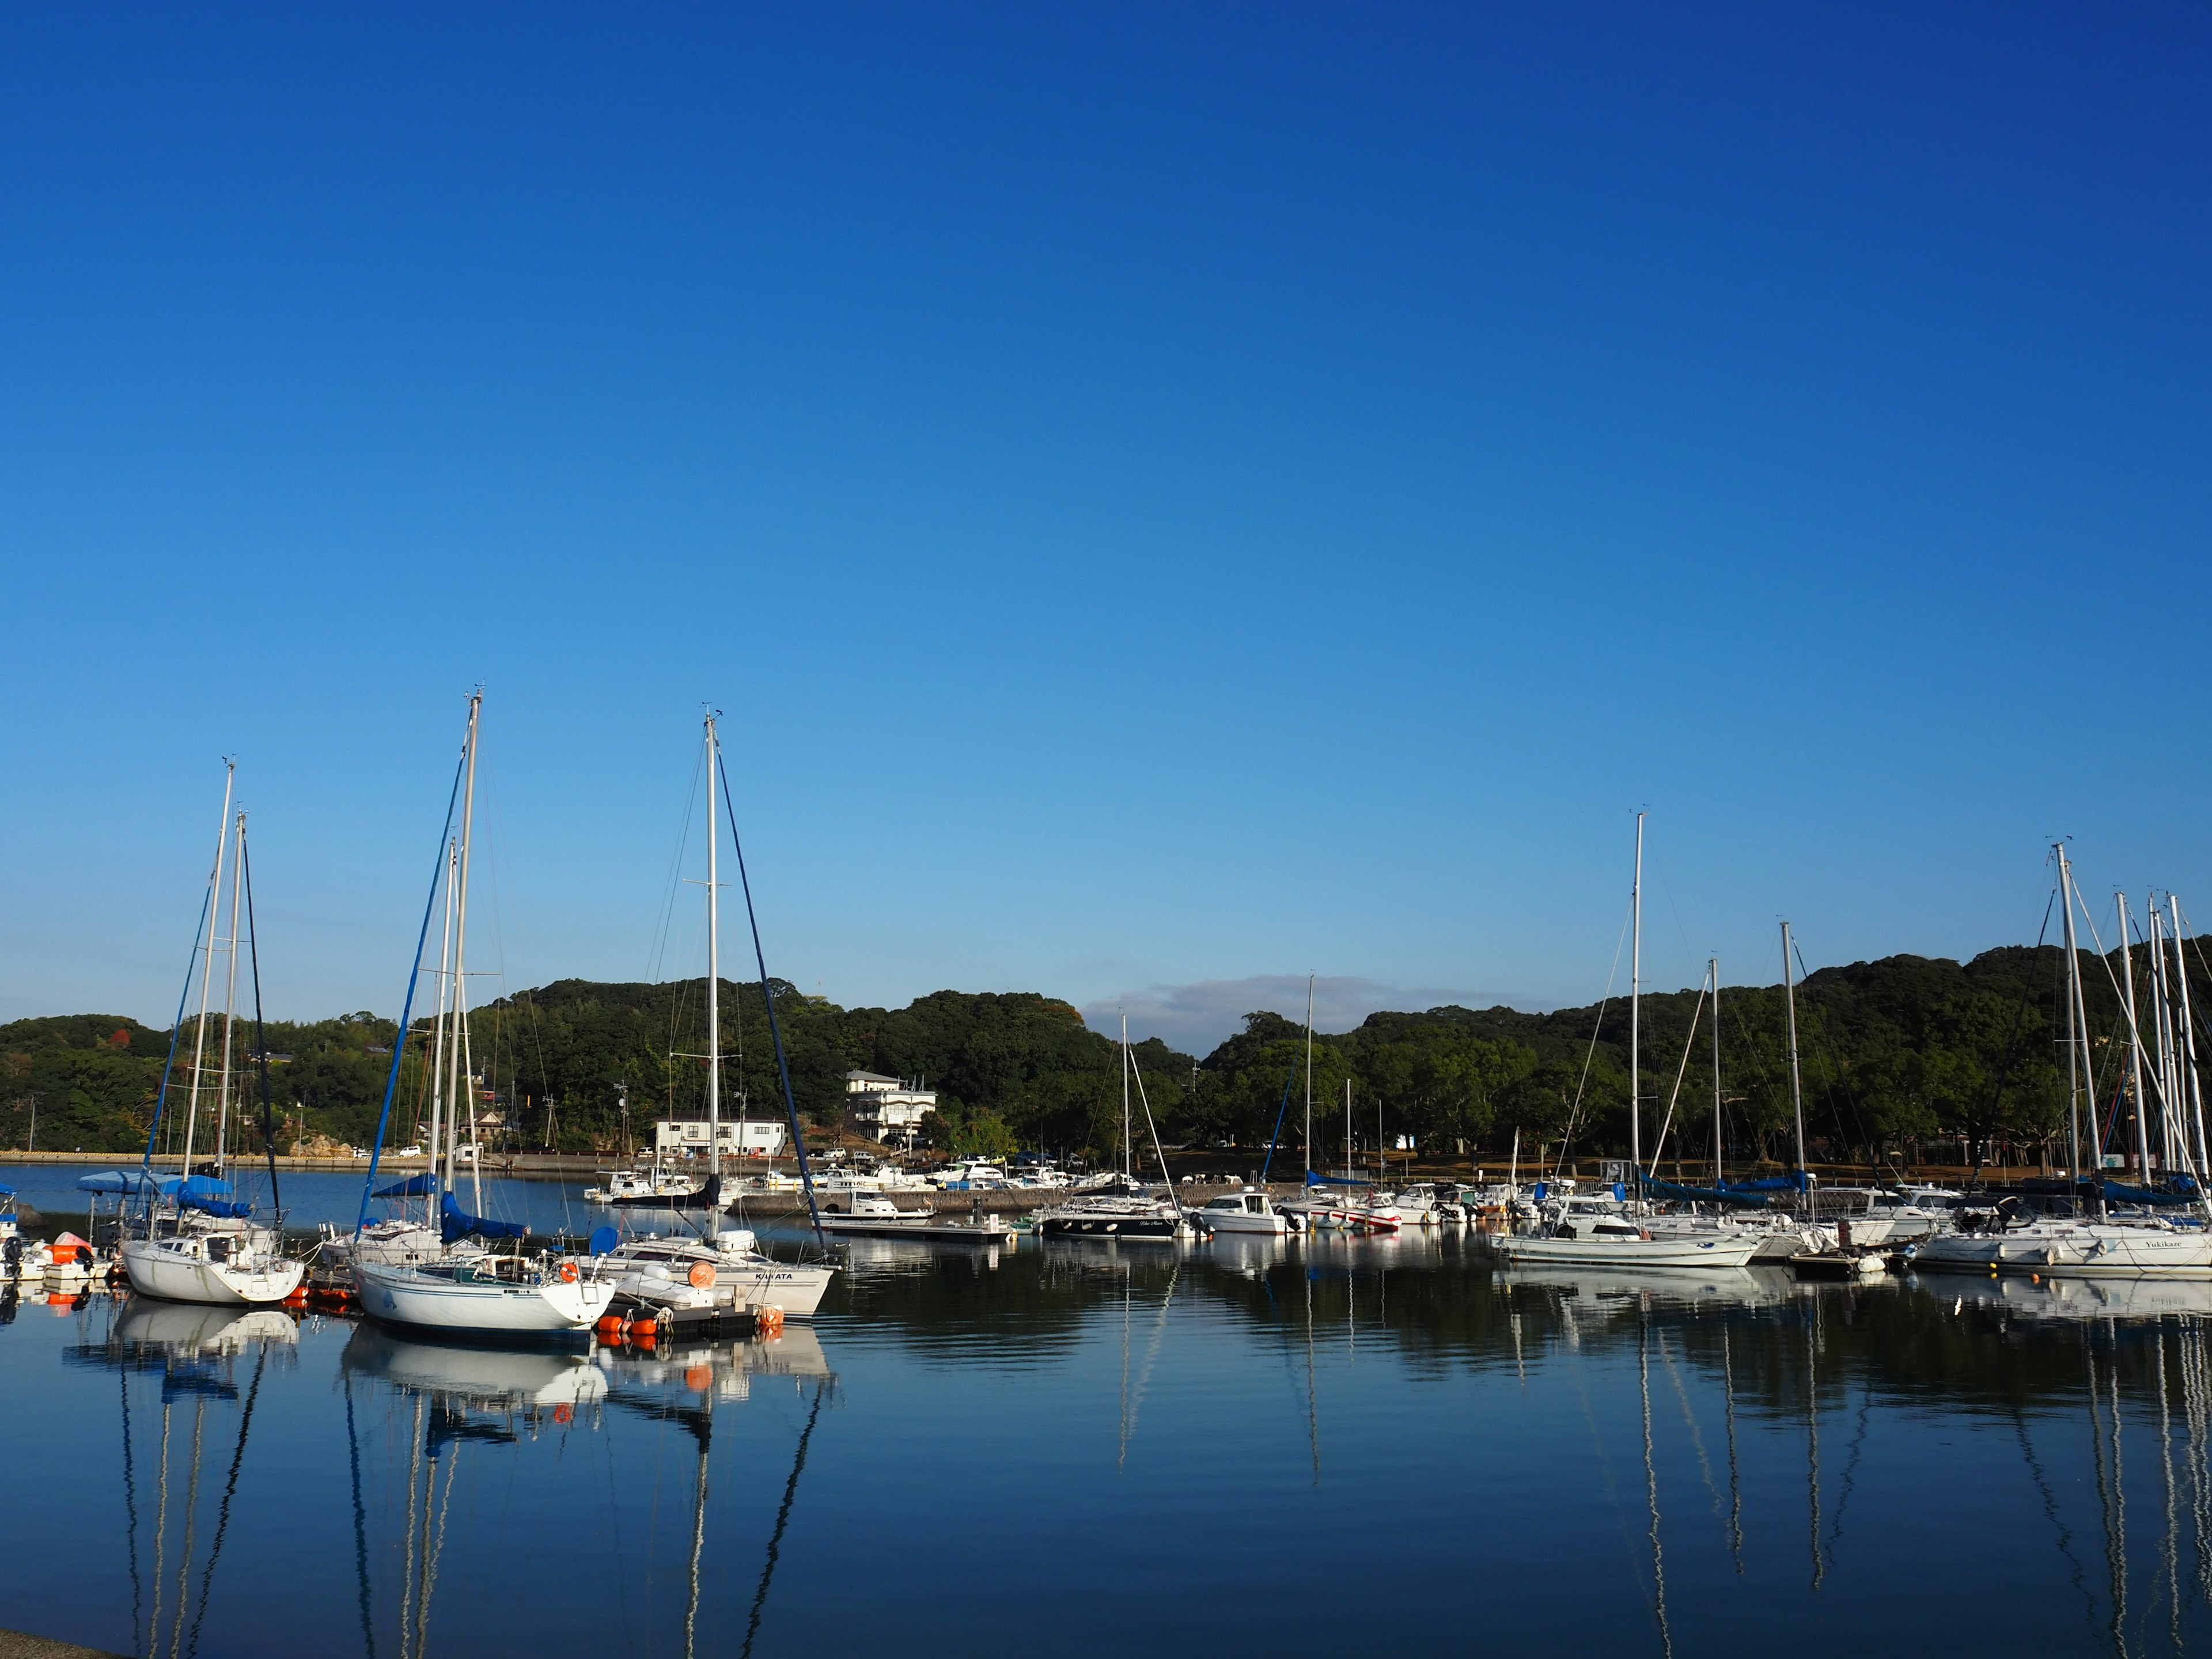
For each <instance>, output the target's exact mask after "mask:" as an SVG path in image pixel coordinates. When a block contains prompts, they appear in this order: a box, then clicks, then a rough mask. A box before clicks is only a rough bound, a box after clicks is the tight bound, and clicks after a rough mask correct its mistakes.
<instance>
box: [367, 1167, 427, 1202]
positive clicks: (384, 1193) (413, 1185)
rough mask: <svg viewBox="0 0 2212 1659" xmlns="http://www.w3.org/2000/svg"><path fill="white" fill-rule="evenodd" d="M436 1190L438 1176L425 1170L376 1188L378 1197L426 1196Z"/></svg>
mask: <svg viewBox="0 0 2212 1659" xmlns="http://www.w3.org/2000/svg"><path fill="white" fill-rule="evenodd" d="M437 1190H438V1177H437V1176H434V1175H431V1174H429V1173H428V1171H425V1172H424V1173H423V1174H422V1175H418V1176H408V1177H407V1179H406V1180H404V1181H395V1182H392V1184H391V1185H390V1186H389V1187H380V1188H377V1190H376V1195H377V1196H378V1197H379V1198H428V1197H429V1196H430V1194H433V1193H435V1192H436V1191H437Z"/></svg>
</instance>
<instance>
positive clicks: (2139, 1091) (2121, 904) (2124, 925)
mask: <svg viewBox="0 0 2212 1659" xmlns="http://www.w3.org/2000/svg"><path fill="white" fill-rule="evenodd" d="M2112 902H2113V904H2114V905H2115V906H2116V907H2118V910H2119V913H2120V994H2121V995H2122V996H2124V997H2125V998H2126V999H2127V1004H2128V1088H2129V1089H2130V1091H2132V1092H2133V1093H2134V1095H2135V1097H2136V1177H2137V1178H2138V1179H2139V1180H2141V1181H2142V1184H2143V1185H2144V1186H2146V1187H2148V1186H2149V1185H2150V1126H2149V1123H2148V1120H2147V1119H2146V1118H2145V1116H2144V1113H2143V1088H2142V1028H2141V1027H2139V1026H2138V1025H2137V1024H2136V953H2135V949H2134V947H2133V945H2130V943H2129V941H2128V934H2129V933H2130V930H2131V928H2132V927H2133V925H2134V921H2135V918H2134V917H2133V916H2131V915H2129V913H2128V896H2127V895H2126V894H2125V893H2117V892H2116V893H2114V894H2113V895H2112Z"/></svg>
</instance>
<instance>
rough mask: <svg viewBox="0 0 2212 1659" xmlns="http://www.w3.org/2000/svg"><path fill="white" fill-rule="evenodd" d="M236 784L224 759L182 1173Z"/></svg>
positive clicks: (233, 766) (188, 1164)
mask: <svg viewBox="0 0 2212 1659" xmlns="http://www.w3.org/2000/svg"><path fill="white" fill-rule="evenodd" d="M237 781H238V763H237V762H236V761H234V760H230V759H228V758H226V759H225V760H224V762H223V763H222V820H221V821H220V822H219V823H217V824H216V832H215V871H214V873H213V874H211V875H210V876H209V877H208V880H209V882H210V884H212V885H213V887H214V889H215V896H214V898H213V899H212V900H211V901H210V903H209V906H208V948H207V955H206V957H204V958H203V959H202V960H201V963H200V1015H199V1029H198V1030H197V1031H196V1032H195V1033H194V1035H193V1036H192V1088H191V1095H190V1097H188V1103H187V1105H186V1107H185V1176H187V1177H189V1176H191V1172H192V1132H193V1130H194V1129H195V1128H196V1127H197V1126H198V1123H199V1117H200V1061H201V1060H202V1058H203V1057H204V1055H205V1054H206V1052H207V1017H208V990H209V982H210V980H211V979H212V978H213V976H214V974H215V932H216V927H219V926H220V925H221V918H222V851H223V848H224V847H225V846H227V845H228V842H229V837H230V792H231V787H232V785H234V783H236V782H237Z"/></svg>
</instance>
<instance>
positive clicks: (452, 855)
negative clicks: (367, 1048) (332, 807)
mask: <svg viewBox="0 0 2212 1659" xmlns="http://www.w3.org/2000/svg"><path fill="white" fill-rule="evenodd" d="M482 713H483V692H482V691H481V690H478V691H477V692H475V693H474V694H473V695H471V697H470V698H469V720H468V733H467V736H466V738H465V740H464V742H463V744H462V747H461V758H460V763H459V767H458V768H457V769H456V773H455V776H454V780H453V785H454V788H453V795H452V796H449V797H448V798H447V806H446V826H445V828H444V829H441V830H440V831H439V835H438V872H437V874H436V876H435V878H433V880H432V883H431V891H430V897H429V899H428V902H425V904H424V905H423V908H422V932H421V933H420V934H419V935H418V936H417V938H416V945H415V963H414V967H413V969H412V970H411V971H410V974H409V975H408V980H407V995H406V999H405V1001H404V1006H403V1007H402V1009H401V1011H400V1016H399V1030H398V1036H396V1037H395V1038H394V1039H393V1041H392V1070H391V1072H390V1073H389V1075H388V1076H387V1077H386V1081H385V1087H384V1108H383V1110H382V1112H381V1113H380V1115H379V1116H378V1119H377V1125H376V1142H375V1145H374V1147H373V1148H372V1150H371V1152H370V1154H369V1163H368V1182H367V1184H366V1185H365V1186H364V1187H363V1188H362V1199H361V1210H360V1212H359V1215H358V1217H357V1218H356V1221H355V1224H354V1231H353V1234H352V1237H351V1238H350V1239H349V1241H348V1247H347V1249H346V1252H345V1256H346V1260H347V1261H348V1263H349V1266H350V1267H351V1269H352V1273H353V1279H354V1288H355V1289H356V1291H357V1292H358V1293H359V1295H360V1297H361V1304H362V1310H364V1311H365V1312H366V1313H367V1314H368V1316H369V1317H370V1318H372V1319H378V1320H383V1321H386V1322H389V1323H392V1324H396V1325H409V1326H416V1327H420V1328H428V1329H434V1330H441V1331H447V1332H453V1333H465V1334H475V1335H496V1336H552V1335H559V1334H572V1333H577V1334H580V1333H582V1332H586V1331H588V1330H590V1329H591V1328H592V1325H593V1324H594V1323H595V1322H597V1321H598V1319H599V1316H600V1315H601V1314H603V1313H605V1311H606V1310H607V1304H608V1303H609V1302H611V1301H612V1300H613V1298H614V1293H615V1287H614V1285H613V1282H612V1281H611V1280H610V1279H605V1278H603V1277H601V1276H600V1274H599V1268H598V1263H597V1262H596V1261H594V1260H592V1259H591V1258H586V1259H584V1260H583V1261H579V1260H577V1258H575V1257H574V1256H556V1255H550V1254H544V1253H540V1254H536V1255H525V1254H523V1253H522V1250H521V1246H520V1240H521V1239H522V1237H524V1235H525V1231H526V1230H525V1229H524V1228H522V1227H521V1226H520V1225H516V1224H513V1223H511V1222H495V1221H488V1220H485V1219H484V1218H483V1217H482V1216H480V1215H475V1214H471V1213H470V1212H466V1211H465V1210H463V1209H462V1208H461V1207H460V1205H459V1201H458V1200H456V1198H455V1197H454V1194H453V1174H454V1168H455V1164H456V1162H457V1161H458V1159H459V1149H460V1146H461V1144H462V1143H461V1139H460V1119H461V1112H462V1107H463V1103H464V1102H466V1103H468V1104H469V1128H470V1137H469V1143H468V1144H469V1146H470V1150H471V1153H473V1152H474V1151H475V1126H476V1112H475V1108H474V1101H475V1096H476V1079H475V1078H474V1076H473V1075H472V1073H471V1067H470V1066H469V1064H468V1061H469V1058H470V1054H469V1036H468V1007H467V994H466V987H467V984H468V981H467V973H466V968H465V962H466V959H467V948H468V929H469V855H470V842H471V833H472V831H473V829H474V827H475V820H476V779H477V732H478V724H479V720H480V716H481V714H482ZM455 799H459V802H460V804H461V832H460V835H459V838H458V839H454V838H453V836H452V829H453V802H454V800H455ZM441 891H442V892H443V894H444V895H445V898H446V915H447V933H446V942H445V945H441V951H443V950H445V949H446V948H447V947H448V946H449V947H450V951H451V954H450V956H447V957H441V961H440V963H439V972H438V978H439V981H440V984H439V1000H438V1017H437V1020H436V1023H435V1037H434V1041H433V1047H432V1050H431V1055H430V1060H431V1074H432V1076H431V1092H430V1100H431V1133H430V1146H431V1152H432V1158H431V1164H430V1168H429V1169H428V1170H427V1171H425V1172H424V1174H423V1175H422V1176H419V1177H417V1178H416V1179H415V1180H411V1181H405V1182H400V1183H398V1186H397V1187H395V1188H392V1189H390V1190H388V1191H387V1192H385V1193H382V1194H380V1193H379V1192H378V1191H377V1186H376V1172H377V1164H378V1163H379V1161H380V1158H381V1157H382V1153H383V1149H384V1138H385V1130H386V1127H387V1126H388V1124H389V1122H390V1120H391V1115H392V1096H393V1094H394V1093H395V1092H396V1091H397V1090H398V1084H399V1066H400V1061H401V1060H402V1059H403V1057H404V1055H405V1054H406V1052H407V1036H408V1031H409V1029H410V1020H411V1018H412V1016H413V1013H414V1009H415V988H416V985H417V984H418V983H419V982H420V981H421V979H422V950H423V946H424V945H426V944H427V943H428V939H429V935H430V910H431V908H432V906H434V905H435V903H436V902H438V898H439V896H440V894H441ZM482 1162H483V1161H482V1159H481V1158H477V1157H474V1156H471V1158H469V1160H468V1163H469V1168H470V1171H471V1180H472V1181H473V1182H475V1191H474V1194H473V1196H474V1200H475V1202H476V1204H477V1208H478V1209H479V1210H481V1209H482V1207H483V1177H482V1176H481V1175H479V1174H477V1170H479V1169H480V1168H481V1166H482ZM378 1197H386V1198H398V1199H400V1200H406V1199H409V1198H416V1197H419V1198H421V1199H422V1200H423V1210H424V1212H423V1215H422V1219H421V1220H420V1221H417V1220H416V1218H413V1217H412V1216H408V1215H403V1216H399V1217H396V1218H392V1220H391V1221H389V1222H387V1224H386V1227H385V1229H384V1230H383V1231H381V1232H379V1233H374V1234H372V1233H371V1232H370V1231H369V1225H368V1206H369V1203H370V1201H371V1200H373V1199H375V1198H378ZM434 1228H435V1234H434V1233H433V1231H432V1230H433V1229H434ZM432 1237H435V1238H436V1240H437V1244H436V1247H435V1249H434V1248H433V1247H432V1245H431V1243H430V1240H431V1238H432ZM501 1240H513V1241H515V1242H516V1243H515V1248H514V1249H513V1251H512V1252H507V1253H501V1252H498V1251H495V1249H492V1248H491V1246H492V1244H494V1243H496V1242H498V1241H501Z"/></svg>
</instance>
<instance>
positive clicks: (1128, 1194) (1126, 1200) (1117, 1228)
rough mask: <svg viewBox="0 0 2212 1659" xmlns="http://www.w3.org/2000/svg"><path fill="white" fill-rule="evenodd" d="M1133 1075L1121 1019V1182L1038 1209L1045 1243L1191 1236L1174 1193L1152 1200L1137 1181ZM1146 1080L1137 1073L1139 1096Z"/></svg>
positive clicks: (1163, 1168)
mask: <svg viewBox="0 0 2212 1659" xmlns="http://www.w3.org/2000/svg"><path fill="white" fill-rule="evenodd" d="M1131 1071H1132V1066H1131V1063H1130V1057H1129V1017H1128V1015H1127V1014H1124V1015H1122V1016H1121V1182H1120V1189H1119V1190H1118V1191H1117V1192H1115V1193H1109V1194H1098V1195H1097V1196H1095V1197H1085V1198H1077V1199H1073V1200H1070V1201H1068V1202H1067V1203H1066V1204H1059V1205H1054V1206H1052V1207H1050V1208H1049V1209H1042V1210H1039V1211H1038V1212H1036V1230H1037V1231H1038V1232H1039V1233H1041V1234H1042V1235H1043V1236H1044V1237H1047V1238H1127V1239H1137V1240H1149V1241H1152V1242H1154V1243H1169V1242H1172V1241H1173V1240H1174V1239H1176V1237H1178V1236H1181V1235H1182V1234H1185V1233H1187V1232H1188V1231H1189V1227H1190V1224H1189V1223H1188V1222H1187V1221H1185V1220H1184V1219H1183V1214H1182V1206H1180V1205H1178V1204H1176V1202H1175V1188H1174V1187H1173V1185H1172V1184H1170V1186H1169V1188H1168V1196H1166V1197H1165V1198H1154V1197H1152V1196H1151V1195H1149V1194H1146V1191H1145V1189H1144V1188H1143V1186H1142V1185H1141V1184H1140V1183H1139V1182H1138V1180H1137V1174H1136V1134H1135V1120H1134V1118H1133V1116H1132V1115H1131V1109H1130V1108H1131V1101H1130V1095H1129V1078H1130V1073H1131ZM1144 1086H1145V1079H1144V1076H1143V1074H1142V1073H1138V1074H1137V1090H1138V1094H1139V1097H1142V1095H1143V1091H1144ZM1144 1106H1145V1121H1146V1124H1148V1125H1150V1124H1152V1103H1151V1102H1150V1101H1146V1102H1145V1103H1144ZM1152 1144H1153V1146H1154V1149H1155V1150H1158V1145H1159V1130H1158V1127H1157V1126H1154V1127H1153V1128H1152ZM1160 1173H1161V1175H1162V1176H1166V1174H1167V1157H1166V1155H1165V1153H1162V1154H1161V1155H1160Z"/></svg>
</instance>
